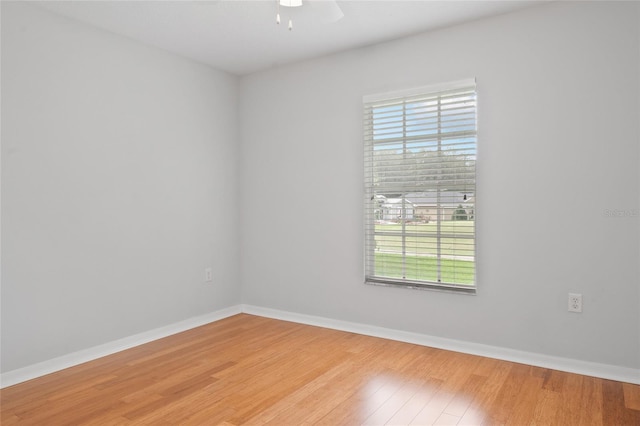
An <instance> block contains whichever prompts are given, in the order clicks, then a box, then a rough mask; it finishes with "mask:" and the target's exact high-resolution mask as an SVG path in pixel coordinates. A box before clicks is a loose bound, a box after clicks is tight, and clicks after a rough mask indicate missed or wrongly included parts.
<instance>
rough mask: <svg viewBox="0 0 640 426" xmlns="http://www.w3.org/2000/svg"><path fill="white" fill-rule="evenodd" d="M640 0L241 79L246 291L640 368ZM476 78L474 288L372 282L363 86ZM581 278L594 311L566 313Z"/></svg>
mask: <svg viewBox="0 0 640 426" xmlns="http://www.w3.org/2000/svg"><path fill="white" fill-rule="evenodd" d="M639 8H640V5H639V4H638V3H614V2H576V3H558V4H549V5H544V6H541V7H536V8H531V9H528V10H525V11H521V12H518V13H514V14H509V15H503V16H499V17H495V18H491V19H485V20H481V21H476V22H473V23H468V24H465V25H461V26H457V27H453V28H449V29H444V30H441V31H437V32H431V33H425V34H422V35H418V36H414V37H410V38H406V39H402V40H398V41H394V42H390V43H386V44H380V45H376V46H371V47H367V48H363V49H358V50H352V51H348V52H345V53H343V54H339V55H333V56H329V57H325V58H321V59H317V60H313V61H307V62H303V63H299V64H295V65H291V66H287V67H282V68H278V69H274V70H270V71H266V72H262V73H257V74H254V75H251V76H248V77H246V78H243V80H242V85H241V117H242V120H243V132H242V154H241V161H242V167H241V173H242V175H241V192H240V193H241V206H242V208H241V211H242V217H241V223H242V225H243V226H242V230H241V235H242V291H243V301H244V302H245V303H247V304H252V305H257V306H261V307H268V308H274V309H281V310H285V311H293V312H299V313H303V314H309V315H318V316H325V317H330V318H335V319H341V320H347V321H354V322H361V323H366V324H372V325H376V326H383V327H389V328H393V329H400V330H405V331H412V332H418V333H424V334H428V335H433V336H441V337H447V338H452V339H459V340H463V341H469V342H478V343H483V344H488V345H495V346H500V347H505V348H512V349H517V350H524V351H531V352H535V353H541V354H547V355H553V356H559V357H568V358H575V359H580V360H584V361H593V362H599V363H605V364H612V365H617V366H625V367H631V368H639V367H640V339H639V337H640V313H639V311H640V310H639V309H638V306H639V300H640V295H639V283H640V271H639V266H638V264H639V262H638V261H639V258H640V229H639V223H640V218H639V217H638V216H626V217H611V216H608V215H607V211H608V210H616V211H621V212H624V214H626V213H630V214H633V213H634V211H635V212H637V209H638V208H639V194H640V176H639V174H638V159H639V155H640V153H639V150H638V146H639V142H638V141H639V139H640V132H639V126H638V114H639V108H640V107H639V96H638V94H639V79H640V78H639V76H640V67H639V64H640V60H639V59H640V57H639V46H640V44H639V34H638V28H639V25H638V22H639V20H638V17H639ZM469 77H476V78H477V85H478V92H479V94H478V99H479V100H478V103H479V107H478V108H479V149H480V152H479V163H478V197H477V202H478V204H477V235H478V240H477V253H478V257H477V260H478V268H477V269H478V295H477V296H462V295H457V294H447V293H438V292H428V291H411V290H402V289H394V288H385V287H375V286H368V285H364V284H363V248H362V245H363V224H362V193H363V184H362V162H363V160H362V158H363V154H362V136H361V129H360V126H361V120H362V118H361V114H362V108H361V99H362V96H363V95H366V94H373V93H380V92H386V91H390V90H398V89H403V88H410V87H414V86H423V85H429V84H432V83H441V82H447V81H455V80H459V79H464V78H469ZM569 292H577V293H582V294H583V297H584V312H583V313H582V314H574V313H568V312H567V294H568V293H569Z"/></svg>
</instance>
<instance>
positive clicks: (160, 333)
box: [0, 305, 242, 388]
mask: <svg viewBox="0 0 640 426" xmlns="http://www.w3.org/2000/svg"><path fill="white" fill-rule="evenodd" d="M240 313H242V310H241V306H240V305H235V306H231V307H229V308H224V309H221V310H218V311H215V312H210V313H208V314H204V315H200V316H197V317H193V318H189V319H186V320H184V321H179V322H176V323H173V324H170V325H167V326H164V327H159V328H156V329H153V330H149V331H145V332H143V333H139V334H134V335H133V336H129V337H125V338H123V339H119V340H114V341H112V342H108V343H105V344H102V345H98V346H94V347H92V348H88V349H83V350H80V351H77V352H73V353H70V354H67V355H63V356H61V357H58V358H53V359H50V360H47V361H43V362H39V363H37V364H33V365H29V366H27V367H23V368H19V369H17V370H12V371H8V372H6V373H3V374H2V375H0V388H5V387H7V386H12V385H15V384H17V383H21V382H25V381H27V380H31V379H35V378H36V377H40V376H44V375H45V374H50V373H54V372H56V371H60V370H64V369H65V368H69V367H73V366H75V365H78V364H82V363H85V362H88V361H93V360H95V359H98V358H102V357H103V356H107V355H111V354H114V353H116V352H120V351H123V350H125V349H130V348H133V347H135V346H139V345H142V344H144V343H149V342H152V341H154V340H158V339H162V338H163V337H167V336H171V335H172V334H176V333H181V332H183V331H186V330H190V329H192V328H195V327H200V326H201V325H205V324H209V323H211V322H215V321H219V320H221V319H224V318H227V317H230V316H233V315H237V314H240Z"/></svg>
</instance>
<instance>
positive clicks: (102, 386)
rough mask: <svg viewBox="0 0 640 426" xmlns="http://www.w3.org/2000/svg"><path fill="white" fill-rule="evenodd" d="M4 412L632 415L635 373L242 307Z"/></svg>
mask: <svg viewBox="0 0 640 426" xmlns="http://www.w3.org/2000/svg"><path fill="white" fill-rule="evenodd" d="M0 401H1V404H2V406H1V412H2V425H4V426H8V425H12V424H24V425H47V426H49V425H127V424H142V425H147V424H148V425H225V426H232V425H240V424H247V425H263V424H272V425H303V424H304V425H308V424H319V425H359V424H366V425H383V424H390V425H409V424H416V425H430V424H440V425H455V424H459V425H502V424H511V425H640V386H637V385H631V384H624V383H620V382H615V381H610V380H602V379H596V378H593V377H586V376H580V375H577V374H570V373H563V372H559V371H554V370H548V369H544V368H538V367H531V366H527V365H522V364H515V363H510V362H505V361H498V360H495V359H489V358H482V357H477V356H472V355H465V354H461V353H456V352H448V351H443V350H439V349H433V348H428V347H423V346H417V345H411V344H407V343H400V342H395V341H390V340H384V339H377V338H373V337H367V336H361V335H357V334H351V333H345V332H340V331H335V330H329V329H324V328H318V327H311V326H306V325H300V324H295V323H290V322H284V321H277V320H272V319H267V318H262V317H256V316H251V315H246V314H241V315H236V316H233V317H230V318H227V319H225V320H222V321H219V322H216V323H213V324H209V325H206V326H203V327H199V328H196V329H193V330H189V331H187V332H184V333H180V334H177V335H174V336H170V337H167V338H165V339H162V340H158V341H155V342H152V343H148V344H146V345H142V346H139V347H136V348H133V349H129V350H127V351H123V352H120V353H117V354H114V355H111V356H108V357H105V358H101V359H99V360H95V361H92V362H89V363H86V364H82V365H79V366H76V367H73V368H69V369H67V370H63V371H60V372H57V373H54V374H50V375H47V376H44V377H41V378H38V379H35V380H31V381H29V382H25V383H21V384H18V385H15V386H12V387H8V388H5V389H3V390H2V391H1V399H0Z"/></svg>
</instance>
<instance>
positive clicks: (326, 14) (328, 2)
mask: <svg viewBox="0 0 640 426" xmlns="http://www.w3.org/2000/svg"><path fill="white" fill-rule="evenodd" d="M307 4H309V5H310V6H311V7H312V8H313V10H314V13H315V14H317V15H316V16H317V17H318V18H319V19H320V20H321V21H323V22H329V23H334V22H337V21H339V20H340V19H342V18H344V13H342V9H340V6H338V2H336V0H309V1H308V2H307Z"/></svg>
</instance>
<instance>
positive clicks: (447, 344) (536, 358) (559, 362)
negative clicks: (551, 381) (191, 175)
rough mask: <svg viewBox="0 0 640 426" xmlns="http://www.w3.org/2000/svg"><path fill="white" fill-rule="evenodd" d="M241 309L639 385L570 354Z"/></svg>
mask: <svg viewBox="0 0 640 426" xmlns="http://www.w3.org/2000/svg"><path fill="white" fill-rule="evenodd" d="M242 312H244V313H247V314H252V315H258V316H263V317H268V318H274V319H279V320H284V321H291V322H296V323H300V324H308V325H314V326H318V327H324V328H330V329H334V330H341V331H348V332H351V333H357V334H363V335H367V336H373V337H381V338H383V339H390V340H397V341H400V342H407V343H413V344H416V345H422V346H429V347H433V348H439V349H445V350H450V351H455V352H462V353H467V354H472V355H480V356H484V357H488V358H495V359H500V360H504V361H511V362H517V363H520V364H527V365H533V366H536V367H543V368H550V369H553V370H559V371H566V372H569V373H576V374H582V375H585V376H592V377H599V378H602V379H609V380H616V381H619V382H626V383H634V384H638V385H640V369H634V368H627V367H619V366H615V365H608V364H599V363H595V362H588V361H581V360H577V359H571V358H562V357H556V356H551V355H544V354H538V353H534V352H525V351H518V350H515V349H508V348H502V347H498V346H490V345H483V344H480V343H472V342H465V341H461V340H453V339H445V338H442V337H435V336H429V335H425V334H418V333H411V332H407V331H400V330H393V329H389V328H384V327H376V326H372V325H367V324H360V323H354V322H348V321H341V320H335V319H331V318H324V317H317V316H312V315H305V314H299V313H294V312H287V311H280V310H277V309H269V308H261V307H258V306H252V305H242Z"/></svg>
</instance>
